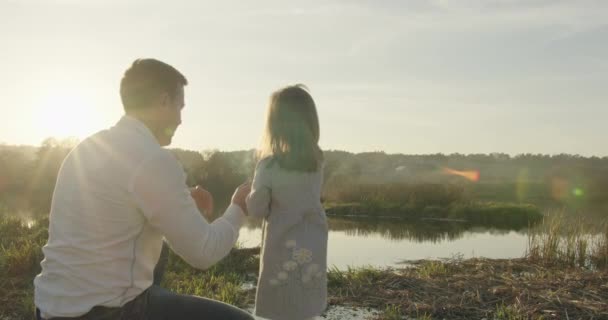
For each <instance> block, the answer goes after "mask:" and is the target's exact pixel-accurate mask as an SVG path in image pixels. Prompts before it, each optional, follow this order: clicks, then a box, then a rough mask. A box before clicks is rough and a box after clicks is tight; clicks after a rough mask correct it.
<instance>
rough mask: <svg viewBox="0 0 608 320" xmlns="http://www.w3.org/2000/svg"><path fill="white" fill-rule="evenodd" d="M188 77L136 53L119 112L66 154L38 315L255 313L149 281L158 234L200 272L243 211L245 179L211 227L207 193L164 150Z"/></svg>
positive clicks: (229, 242) (223, 248) (227, 240)
mask: <svg viewBox="0 0 608 320" xmlns="http://www.w3.org/2000/svg"><path fill="white" fill-rule="evenodd" d="M187 84H188V81H187V80H186V78H185V77H184V76H183V75H182V74H181V73H180V72H179V71H177V70H176V69H175V68H173V67H171V66H170V65H168V64H166V63H163V62H161V61H158V60H154V59H140V60H136V61H135V62H134V63H133V65H132V66H131V67H130V68H129V69H128V70H127V71H126V72H125V74H124V77H123V78H122V81H121V84H120V95H121V98H122V103H123V106H124V110H125V115H124V116H123V117H122V119H120V121H119V122H118V123H117V124H116V125H115V126H114V127H112V128H110V129H108V130H105V131H101V132H99V133H97V134H95V135H93V136H91V137H89V138H87V139H85V140H84V141H82V142H81V143H80V144H79V145H78V146H77V147H76V148H75V149H74V150H73V151H72V152H70V154H69V155H68V156H67V157H66V159H65V160H64V163H63V165H62V167H61V169H60V171H59V175H58V177H57V184H56V186H55V191H54V193H53V201H52V205H51V213H50V224H49V239H48V243H47V244H46V245H45V246H44V248H43V252H44V255H45V259H44V260H43V261H42V263H41V265H42V272H41V273H40V274H39V275H38V276H37V277H36V279H35V280H34V285H35V304H36V307H37V316H38V318H39V319H135V320H137V319H150V320H156V319H252V317H251V316H250V315H249V314H248V313H246V312H244V311H242V310H239V309H237V308H235V307H232V306H230V305H227V304H224V303H221V302H218V301H213V300H209V299H204V298H200V297H194V296H185V295H178V294H175V293H171V292H169V291H167V290H164V289H161V288H160V287H158V286H154V285H152V281H153V271H154V266H155V264H156V262H157V261H158V259H159V255H160V252H161V247H162V244H163V237H164V238H165V239H166V241H167V243H168V244H169V245H170V247H171V248H172V249H173V251H174V252H176V253H177V254H178V255H180V256H181V257H182V258H183V259H184V260H185V261H186V262H188V263H189V264H191V265H192V266H194V267H196V268H201V269H205V268H208V267H210V266H211V265H213V264H215V263H216V262H218V261H219V260H220V259H222V258H223V257H225V256H226V255H227V254H228V253H229V251H230V250H231V248H232V247H233V245H234V244H235V242H236V240H237V238H238V230H239V228H240V227H241V225H242V223H243V220H244V219H245V215H246V205H245V197H246V196H247V194H248V193H249V190H250V186H249V185H248V184H243V185H241V186H240V187H239V188H237V190H236V191H235V193H234V195H233V197H232V203H231V205H230V206H229V207H228V209H227V210H226V212H225V213H224V215H223V216H222V217H220V218H218V219H217V220H215V221H214V222H213V223H211V224H209V223H208V222H207V221H206V220H205V219H204V218H203V217H202V216H201V214H200V212H199V210H198V209H197V205H198V207H201V208H205V207H207V208H209V207H211V206H212V203H211V201H212V199H211V197H206V198H205V197H199V198H198V200H197V203H196V204H195V202H194V200H193V199H192V197H191V193H190V191H189V190H188V188H187V186H186V176H185V173H184V170H183V168H182V167H181V166H180V164H179V163H178V161H177V160H176V158H175V157H174V156H173V155H172V154H171V153H170V152H169V151H167V150H165V149H163V148H162V147H163V146H167V145H169V144H170V143H171V139H172V137H173V134H174V133H175V130H176V129H177V127H178V126H179V125H180V124H181V112H182V109H183V108H184V86H186V85H187ZM201 120H202V119H201ZM74 121H78V119H75V120H74ZM198 193H200V190H199V192H198ZM193 194H197V193H193Z"/></svg>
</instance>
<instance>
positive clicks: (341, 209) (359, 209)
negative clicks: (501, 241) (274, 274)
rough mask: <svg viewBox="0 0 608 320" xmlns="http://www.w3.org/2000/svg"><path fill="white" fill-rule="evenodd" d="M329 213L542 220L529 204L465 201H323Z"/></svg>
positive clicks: (515, 222)
mask: <svg viewBox="0 0 608 320" xmlns="http://www.w3.org/2000/svg"><path fill="white" fill-rule="evenodd" d="M326 211H327V214H328V215H333V216H371V217H374V216H375V217H381V216H390V217H400V218H408V219H427V220H429V219H430V220H448V221H449V220H453V221H462V222H467V223H469V224H471V225H478V226H500V225H510V226H513V227H514V228H520V227H527V226H528V225H530V224H534V223H537V222H539V221H540V220H542V218H543V215H542V213H541V211H540V209H539V208H538V207H536V206H533V205H530V204H516V203H498V202H468V203H452V204H450V205H447V206H425V207H412V206H408V205H400V204H392V203H377V202H369V203H327V204H326Z"/></svg>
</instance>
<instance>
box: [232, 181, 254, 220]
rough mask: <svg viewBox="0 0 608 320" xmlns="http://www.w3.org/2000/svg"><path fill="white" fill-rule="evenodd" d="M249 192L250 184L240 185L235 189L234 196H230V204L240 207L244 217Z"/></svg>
mask: <svg viewBox="0 0 608 320" xmlns="http://www.w3.org/2000/svg"><path fill="white" fill-rule="evenodd" d="M249 192H251V182H245V183H243V184H241V185H240V186H239V187H238V188H236V190H235V191H234V194H233V195H232V201H231V203H233V204H236V205H238V206H239V207H241V209H242V210H243V212H244V213H245V215H248V213H247V202H246V199H247V196H248V195H249Z"/></svg>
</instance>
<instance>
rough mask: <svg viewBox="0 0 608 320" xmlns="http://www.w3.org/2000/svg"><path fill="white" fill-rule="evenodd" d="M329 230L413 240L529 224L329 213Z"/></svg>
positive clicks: (256, 224) (252, 224)
mask: <svg viewBox="0 0 608 320" xmlns="http://www.w3.org/2000/svg"><path fill="white" fill-rule="evenodd" d="M328 222H329V230H330V232H343V233H344V234H346V235H347V236H351V237H381V238H383V239H388V240H392V241H401V240H409V241H413V242H430V243H439V242H444V241H454V240H458V239H462V238H463V237H464V236H465V235H467V234H470V233H488V234H491V235H497V236H499V235H506V234H509V233H513V232H516V233H519V234H526V230H527V227H525V226H522V225H521V223H514V224H503V225H497V226H494V227H480V226H476V225H474V224H471V223H468V222H457V221H431V220H427V221H412V220H405V219H387V218H382V219H378V218H361V217H356V218H355V217H348V218H343V217H329V218H328ZM260 227H261V221H256V220H249V221H248V223H247V225H246V228H247V229H248V230H255V229H258V228H260Z"/></svg>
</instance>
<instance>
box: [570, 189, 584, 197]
mask: <svg viewBox="0 0 608 320" xmlns="http://www.w3.org/2000/svg"><path fill="white" fill-rule="evenodd" d="M572 195H573V196H575V197H577V198H580V197H582V196H584V195H585V191H584V190H583V189H581V188H574V189H572Z"/></svg>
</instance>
